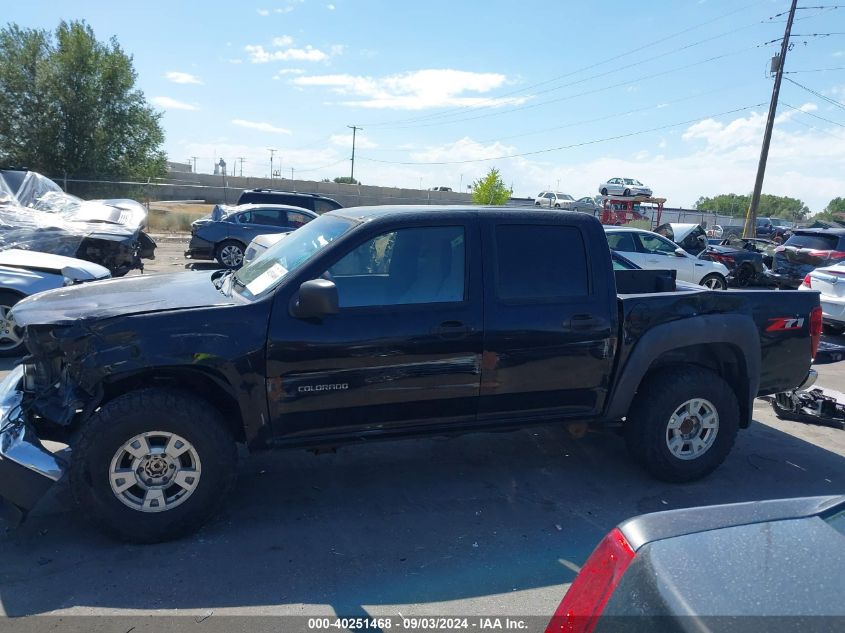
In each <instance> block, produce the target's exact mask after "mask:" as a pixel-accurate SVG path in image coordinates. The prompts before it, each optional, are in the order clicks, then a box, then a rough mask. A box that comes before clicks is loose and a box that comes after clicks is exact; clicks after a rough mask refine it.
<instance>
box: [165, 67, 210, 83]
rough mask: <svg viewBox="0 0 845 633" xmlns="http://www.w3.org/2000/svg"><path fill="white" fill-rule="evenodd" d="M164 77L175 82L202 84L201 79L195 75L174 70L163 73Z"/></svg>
mask: <svg viewBox="0 0 845 633" xmlns="http://www.w3.org/2000/svg"><path fill="white" fill-rule="evenodd" d="M164 77H165V78H166V79H167V80H168V81H172V82H173V83H175V84H202V80H201V79H200V78H199V77H197V76H196V75H192V74H190V73H182V72H179V71H176V70H172V71H170V72H167V73H165V74H164Z"/></svg>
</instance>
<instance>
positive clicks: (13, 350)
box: [0, 292, 26, 358]
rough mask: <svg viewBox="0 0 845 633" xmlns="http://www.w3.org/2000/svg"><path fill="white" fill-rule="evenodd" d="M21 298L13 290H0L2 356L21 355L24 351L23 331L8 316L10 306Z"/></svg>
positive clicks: (0, 349)
mask: <svg viewBox="0 0 845 633" xmlns="http://www.w3.org/2000/svg"><path fill="white" fill-rule="evenodd" d="M21 299H23V297H22V296H21V295H19V294H15V293H14V292H0V356H2V357H4V358H14V357H17V356H21V355H22V354H23V353H24V352H25V351H26V347H25V346H24V344H23V332H22V331H21V329H20V328H19V327H18V326H17V325H16V324H15V322H14V321H13V320H12V319H10V318H9V312H10V311H11V309H12V307H14V305H15V304H16V303H17V302H18V301H20V300H21Z"/></svg>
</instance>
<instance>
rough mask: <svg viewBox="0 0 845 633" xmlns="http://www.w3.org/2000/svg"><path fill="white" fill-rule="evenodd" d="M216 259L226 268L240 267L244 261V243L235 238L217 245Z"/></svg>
mask: <svg viewBox="0 0 845 633" xmlns="http://www.w3.org/2000/svg"><path fill="white" fill-rule="evenodd" d="M215 259H217V262H218V263H219V264H220V265H221V266H225V267H226V268H240V267H241V265H242V264H243V263H244V245H243V244H241V243H240V242H236V241H235V240H226V241H225V242H222V243H221V244H220V245H219V246H218V247H217V251H216V253H215Z"/></svg>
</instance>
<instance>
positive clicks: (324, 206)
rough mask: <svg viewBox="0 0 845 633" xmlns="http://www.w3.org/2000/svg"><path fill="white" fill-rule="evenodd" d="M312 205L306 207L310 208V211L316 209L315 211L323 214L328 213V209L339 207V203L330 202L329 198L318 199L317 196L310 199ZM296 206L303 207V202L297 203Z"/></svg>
mask: <svg viewBox="0 0 845 633" xmlns="http://www.w3.org/2000/svg"><path fill="white" fill-rule="evenodd" d="M311 202H312V203H313V208H312V207H306V208H309V209H311V210H312V211H316V212H317V213H320V214H323V213H328V212H329V211H334V210H335V209H339V208H340V205H339V204H337V203H335V202H332V201H331V200H320V199H319V198H314V199H313V200H312V201H311ZM297 206H298V207H304V206H305V205H303V204H298V205H297Z"/></svg>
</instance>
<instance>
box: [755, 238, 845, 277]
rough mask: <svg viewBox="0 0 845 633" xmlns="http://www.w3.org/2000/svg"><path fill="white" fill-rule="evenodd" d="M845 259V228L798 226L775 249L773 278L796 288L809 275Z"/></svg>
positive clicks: (770, 275) (771, 274)
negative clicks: (817, 269) (807, 227)
mask: <svg viewBox="0 0 845 633" xmlns="http://www.w3.org/2000/svg"><path fill="white" fill-rule="evenodd" d="M841 261H845V229H798V230H796V231H795V232H794V233H793V234H792V235H791V236H790V238H789V239H788V240H786V242H785V243H784V244H783V246H778V247H777V248H776V249H775V255H774V258H773V260H772V270H771V271H770V272H769V275H768V276H769V278H770V279H771V280H772V281H773V282H774V283H775V284H777V286H778V287H780V288H788V289H791V290H794V289H795V288H798V286H800V285H801V282H802V281H803V280H804V277H805V275H807V274H809V273H811V272H812V271H814V270H815V269H816V268H821V267H822V266H832V265H833V264H837V263H839V262H841Z"/></svg>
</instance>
